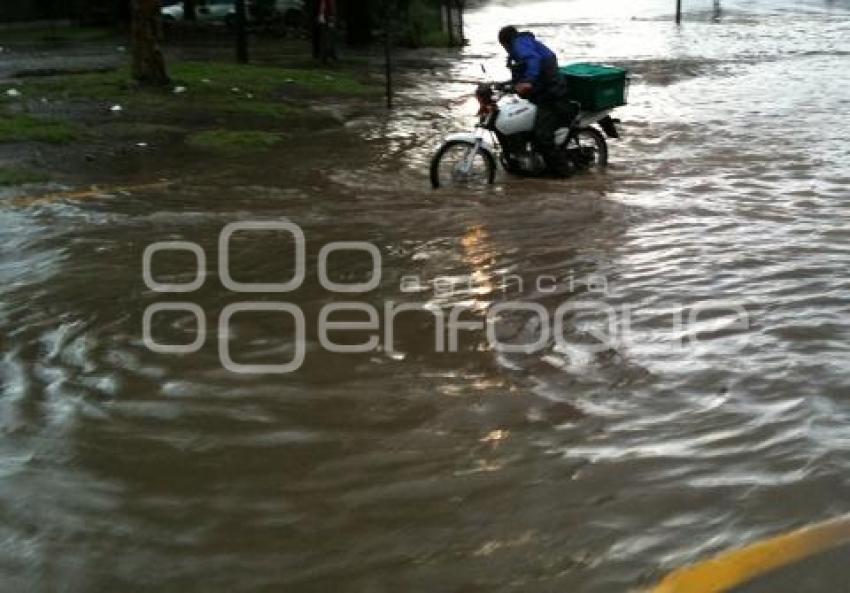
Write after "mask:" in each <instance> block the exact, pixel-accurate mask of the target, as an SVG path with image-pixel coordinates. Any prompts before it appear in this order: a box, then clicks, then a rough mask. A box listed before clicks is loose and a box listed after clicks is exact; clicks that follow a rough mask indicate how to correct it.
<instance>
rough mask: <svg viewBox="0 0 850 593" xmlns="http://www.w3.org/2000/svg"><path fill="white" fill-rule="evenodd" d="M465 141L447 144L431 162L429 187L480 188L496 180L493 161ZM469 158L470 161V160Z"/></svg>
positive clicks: (482, 151) (489, 155)
mask: <svg viewBox="0 0 850 593" xmlns="http://www.w3.org/2000/svg"><path fill="white" fill-rule="evenodd" d="M473 150H475V144H473V143H472V142H468V141H466V140H452V141H451V142H446V143H445V144H444V145H443V146H442V147H441V148H440V150H438V151H437V153H436V154H435V155H434V158H432V159H431V185H432V186H433V187H434V189H438V188H441V187H465V188H473V189H474V188H479V187H485V186H487V185H492V184H493V183H494V182H495V180H496V162H495V161H494V160H493V156H492V155H491V154H490V153H489V152H487V151H486V150H484V149H482V148H479V149H478V151H477V152H476V154H475V155H474V156H473V155H472V151H473ZM470 158H471V159H472V160H471V161H470Z"/></svg>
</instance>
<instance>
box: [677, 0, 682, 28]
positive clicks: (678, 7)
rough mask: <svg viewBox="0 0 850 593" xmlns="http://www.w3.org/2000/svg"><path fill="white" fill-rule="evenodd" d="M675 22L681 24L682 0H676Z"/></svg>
mask: <svg viewBox="0 0 850 593" xmlns="http://www.w3.org/2000/svg"><path fill="white" fill-rule="evenodd" d="M676 24H677V25H681V24H682V0H676Z"/></svg>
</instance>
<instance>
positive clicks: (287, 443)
mask: <svg viewBox="0 0 850 593" xmlns="http://www.w3.org/2000/svg"><path fill="white" fill-rule="evenodd" d="M673 4H674V3H673V1H672V0H670V1H660V0H628V1H627V0H617V1H616V2H605V3H603V2H593V1H591V0H573V1H567V0H563V1H552V2H528V3H522V6H521V7H516V6H514V7H511V6H501V5H495V6H489V7H486V8H483V9H479V10H474V11H472V12H471V13H470V14H469V22H468V23H467V31H466V35H467V36H468V37H469V38H470V41H471V43H470V45H469V46H468V47H466V48H464V49H463V50H462V52H461V54H460V57H459V59H457V60H453V61H450V62H449V64H450V65H448V66H446V67H440V66H434V67H429V68H427V69H424V70H422V71H417V72H414V73H411V72H409V71H408V72H407V73H406V74H405V79H406V82H407V83H408V85H407V86H406V87H405V89H404V90H403V91H402V92H401V96H400V97H399V105H400V106H399V108H398V109H397V110H396V111H395V112H394V113H393V114H392V115H390V116H388V117H387V116H385V114H384V113H379V114H377V115H374V114H373V115H368V114H367V115H363V116H361V117H358V118H357V119H355V120H352V121H351V122H349V124H348V125H347V129H346V130H345V131H339V130H328V131H323V132H320V133H317V134H316V135H315V136H314V138H313V139H312V141H311V143H310V144H309V145H308V146H306V147H294V146H291V145H287V144H286V143H285V144H284V145H282V146H281V147H278V148H275V149H274V150H273V151H272V152H270V153H269V154H270V156H269V160H268V161H267V162H261V163H258V162H254V161H238V160H237V161H236V162H234V163H233V166H232V167H229V168H222V167H220V166H217V165H216V166H209V167H208V166H205V165H204V164H203V163H192V164H190V165H188V166H187V170H188V171H190V172H189V173H187V174H186V175H185V176H183V177H179V178H178V177H169V179H168V180H166V181H165V182H162V180H161V179H160V177H162V174H161V172H159V171H157V170H156V169H155V168H154V167H151V166H150V165H139V167H138V169H135V170H132V171H131V172H130V173H128V179H129V182H128V184H127V185H128V186H129V185H131V184H137V183H140V184H145V185H143V186H140V187H136V188H135V189H133V188H131V189H127V190H126V191H121V192H118V191H111V190H104V191H103V192H102V194H97V195H94V196H93V197H88V198H87V199H84V200H74V199H61V200H55V199H50V200H38V199H35V200H27V199H22V198H16V197H13V196H11V194H10V193H8V192H7V193H6V194H4V193H3V191H4V190H0V233H1V234H0V245H2V250H0V329H1V330H2V331H0V356H2V359H0V386H2V387H0V389H1V390H0V592H3V593H5V592H6V591H10V592H12V591H32V592H45V593H47V592H53V591H72V592H77V591H80V592H87V593H88V592H113V591H134V592H135V591H152V592H153V591H156V592H157V593H162V592H165V591H169V592H170V591H175V592H177V591H180V592H185V591H229V592H230V593H241V592H251V593H255V592H265V591H269V592H271V591H287V592H288V591H295V592H299V593H302V592H315V593H327V592H332V591H334V592H335V591H339V592H346V593H349V592H350V593H378V592H384V591H387V592H388V591H408V592H415V593H420V592H421V593H436V592H447V593H473V592H484V591H487V592H492V591H516V592H556V591H558V592H577V593H579V592H580V593H603V592H626V591H631V590H634V589H636V588H639V587H643V586H648V585H650V584H652V583H653V582H655V581H656V580H658V579H659V578H660V577H661V576H662V575H663V574H664V573H665V572H667V571H669V570H671V569H674V568H676V567H679V566H681V565H684V564H687V563H690V562H694V561H696V560H699V559H703V558H705V557H707V556H710V555H711V554H713V553H716V552H719V551H721V550H725V549H728V548H730V547H735V546H739V545H742V544H746V543H749V542H752V541H755V540H758V539H759V538H761V537H765V536H768V535H772V534H776V533H779V532H782V531H785V530H787V529H791V528H795V527H799V526H802V525H806V524H808V523H811V522H814V521H819V520H823V519H827V518H830V517H834V516H837V515H840V514H843V513H846V512H848V511H850V508H848V503H847V501H848V500H850V422H848V421H850V399H848V396H850V372H848V366H849V365H850V363H848V357H850V279H848V274H847V271H848V267H850V227H848V221H850V204H848V202H847V198H848V187H850V150H849V149H848V146H850V145H848V140H847V139H848V137H850V117H848V115H850V113H848V109H850V108H848V105H850V102H848V98H850V74H848V69H847V65H848V56H850V3H848V2H841V1H832V2H830V1H826V0H824V1H816V0H809V1H797V2H792V1H790V0H787V1H786V0H763V1H758V2H757V1H750V2H744V1H743V0H736V1H735V2H723V11H722V13H721V14H720V15H713V14H712V3H711V2H710V1H707V0H705V1H704V0H693V2H690V3H689V2H688V0H685V4H686V8H688V10H689V12H688V13H687V20H686V22H685V23H684V25H683V27H682V28H681V29H677V28H676V27H675V26H674V25H673V24H672V23H671V20H672V19H671V16H670V11H671V9H672V7H673ZM688 4H690V6H688ZM715 16H717V18H715ZM508 23H513V24H516V25H518V26H521V28H529V29H532V30H534V31H535V33H537V34H538V35H539V36H540V37H542V38H543V39H544V40H545V41H546V42H547V43H549V44H550V45H551V46H552V47H553V49H556V50H557V52H558V53H559V55H560V56H561V59H562V61H565V62H575V61H598V62H612V63H615V64H620V65H624V66H626V67H628V68H629V69H630V70H631V72H632V84H631V91H630V104H629V106H627V107H625V108H623V109H622V110H620V111H619V112H618V114H619V117H620V118H621V119H622V121H623V128H624V131H625V136H624V138H623V139H622V140H619V141H614V142H612V144H611V167H610V168H609V170H608V171H607V172H605V173H601V174H588V175H582V176H578V177H576V178H574V179H571V180H569V181H552V180H533V179H516V178H514V179H511V178H507V177H506V176H505V175H504V174H500V176H499V177H498V178H497V184H496V185H495V186H494V188H493V189H492V190H488V191H485V192H482V193H468V194H464V193H459V192H449V191H438V192H433V191H431V190H430V189H429V188H428V180H427V163H428V159H429V157H430V155H431V153H432V152H433V150H434V149H435V148H436V146H438V144H439V142H440V140H441V138H442V137H443V136H445V135H446V134H447V133H449V132H451V131H460V130H465V129H470V128H471V126H472V125H473V123H474V117H473V114H474V112H475V106H474V105H473V103H474V99H473V98H472V96H471V95H472V91H473V90H474V86H473V85H474V84H475V83H476V82H478V81H479V80H480V79H481V78H482V76H483V75H482V69H481V67H482V65H483V66H485V67H486V69H487V72H488V74H489V76H490V77H491V78H507V76H506V75H505V72H506V71H505V70H504V57H503V55H502V54H501V53H500V52H501V48H500V47H499V46H498V44H497V43H496V40H495V35H496V32H497V30H498V28H499V27H500V26H502V25H504V24H508ZM294 153H295V154H296V156H295V157H293V154H294ZM282 217H286V218H288V219H289V220H290V221H292V222H293V223H295V224H297V225H298V226H299V227H300V228H301V229H302V230H303V233H304V235H305V237H306V254H305V260H306V265H305V275H304V281H303V284H302V286H300V287H299V288H298V289H297V290H295V291H293V292H290V293H287V294H274V293H271V292H261V293H244V294H235V293H233V292H230V291H228V290H226V289H225V288H224V286H223V285H222V277H221V273H220V269H219V263H220V258H221V255H220V253H219V250H218V245H219V239H220V233H221V231H222V229H223V228H224V227H225V226H226V225H228V224H230V223H234V222H240V221H241V222H245V221H276V220H280V219H281V218H282ZM159 241H169V242H173V241H190V242H194V243H197V244H198V245H200V246H201V248H202V249H203V252H204V253H205V256H206V265H205V268H206V278H205V279H204V278H201V280H204V281H203V285H202V286H200V287H199V288H197V289H195V290H192V291H191V292H189V293H181V294H160V293H157V292H155V291H153V290H151V289H150V288H149V287H148V286H146V283H145V280H144V278H143V265H142V262H143V255H144V253H145V250H146V248H147V247H148V246H149V245H151V244H152V243H155V242H159ZM335 241H364V242H368V243H371V244H372V245H374V246H376V247H377V248H378V250H379V251H380V255H381V266H380V267H381V274H380V282H379V285H378V286H377V288H375V289H374V290H371V291H369V292H366V293H365V294H338V293H337V294H335V293H333V292H331V291H329V290H328V289H327V288H326V287H325V286H323V283H322V279H321V278H320V274H319V270H318V267H319V266H318V265H317V261H318V260H319V254H320V251H321V249H322V247H323V246H325V245H327V244H329V243H331V242H335ZM229 254H230V255H229V259H230V266H229V269H230V272H231V274H232V276H233V279H234V280H235V281H237V282H242V283H273V282H284V281H286V279H288V278H290V277H292V275H293V274H294V273H295V271H296V270H295V268H296V265H295V262H296V259H297V257H296V254H295V253H294V249H293V247H292V241H291V239H290V238H288V237H287V236H286V235H285V234H284V233H263V232H256V231H255V232H243V233H240V234H239V235H238V236H234V237H233V240H232V244H231V246H230V250H229ZM196 267H197V266H196V262H195V259H194V258H193V256H192V255H191V254H190V253H188V252H185V251H183V252H173V253H160V254H158V255H156V256H155V258H154V260H153V265H152V268H153V271H154V275H155V280H156V281H158V282H160V283H171V284H188V283H191V282H192V281H193V280H194V279H195V278H196V276H197V274H196ZM328 267H329V270H328V275H329V277H330V279H331V280H333V281H336V282H338V283H354V282H366V281H367V280H368V279H369V278H370V277H371V276H372V274H370V269H371V265H370V262H369V258H368V256H366V255H365V254H364V253H352V252H345V253H337V254H335V255H333V256H331V257H330V258H329V259H328ZM414 278H415V279H418V283H419V284H420V286H419V288H411V279H414ZM447 283H448V284H450V285H451V286H452V290H444V288H445V285H446V284H447ZM324 284H325V285H326V284H327V282H324ZM255 301H258V302H263V303H266V304H272V303H280V302H286V303H291V304H295V305H297V306H298V307H300V309H301V310H302V311H303V314H304V318H305V320H306V328H305V335H306V353H305V359H304V364H303V366H302V367H301V368H300V369H299V370H298V371H296V372H294V373H292V374H289V375H272V374H237V373H232V372H228V371H226V370H224V368H223V367H222V363H221V360H220V352H219V347H218V343H217V339H218V336H219V331H218V323H219V320H220V319H221V318H222V315H223V313H224V311H225V308H226V307H229V306H231V305H235V304H238V303H244V302H255ZM344 301H357V302H359V303H365V304H368V305H371V306H373V307H374V308H375V310H377V311H378V312H379V313H380V322H381V324H382V328H383V327H384V324H386V322H387V321H388V319H392V318H391V317H388V316H387V315H386V314H385V310H386V309H385V307H386V303H387V302H391V303H394V304H395V305H396V306H397V305H399V304H402V303H406V304H408V305H410V306H411V307H414V306H416V305H417V304H418V305H422V306H428V307H432V308H434V309H436V310H437V311H443V312H445V315H446V318H448V315H449V312H450V311H455V310H456V311H460V310H461V309H463V311H464V317H463V319H465V320H466V321H468V322H469V323H476V322H477V323H481V322H483V321H484V318H485V316H486V315H487V310H488V307H491V306H493V305H496V304H500V303H524V304H525V305H526V310H524V311H506V312H505V313H504V314H503V315H501V316H499V317H498V318H495V319H493V321H494V323H493V327H492V328H491V329H492V331H493V333H494V334H495V335H497V336H498V337H499V338H500V341H502V342H504V343H529V342H534V341H535V340H536V339H537V338H538V337H540V336H541V335H544V334H547V333H550V332H546V331H545V328H544V324H542V323H539V320H540V318H541V317H540V315H532V314H531V313H530V312H529V311H530V310H529V308H528V307H529V306H535V307H537V309H536V310H537V311H541V310H542V311H543V313H544V314H545V315H546V317H547V318H551V320H554V319H555V318H556V317H558V311H559V310H560V309H561V308H562V307H563V306H565V304H566V306H570V307H571V308H570V310H569V313H568V314H566V315H564V316H563V318H564V320H565V321H564V328H563V332H562V336H560V339H558V340H555V339H554V338H552V337H551V336H549V337H550V338H551V339H548V340H545V345H544V346H543V347H541V348H538V349H536V350H535V351H534V352H532V353H527V354H525V353H509V352H497V351H495V350H494V349H493V348H491V347H490V345H488V336H487V331H485V330H484V329H480V328H479V329H469V330H463V331H460V332H459V334H460V339H459V343H458V344H457V345H456V346H457V347H456V348H454V349H453V350H454V351H453V352H440V348H439V344H438V343H437V342H438V340H437V339H436V335H437V334H438V332H439V324H438V322H437V321H438V320H439V316H438V315H435V314H433V313H432V312H428V311H420V312H415V311H414V312H408V313H403V314H399V315H398V316H397V317H395V319H394V320H393V321H394V323H393V324H392V325H393V330H394V331H393V332H392V338H393V344H392V346H393V347H392V348H391V347H389V346H388V344H387V340H386V333H385V332H384V331H383V330H382V331H381V332H380V338H379V342H380V346H379V347H376V348H375V349H374V351H372V352H368V353H360V354H342V353H338V354H334V353H331V352H329V349H328V348H326V347H324V346H323V345H322V344H321V342H320V336H319V335H318V333H319V332H317V326H318V319H319V317H320V316H321V312H322V310H323V308H324V307H326V306H327V305H329V304H331V303H339V302H344ZM158 303H172V304H173V303H192V304H196V305H198V306H199V307H200V309H201V311H202V312H203V325H204V327H205V328H206V330H207V331H206V340H205V341H204V343H203V345H202V346H201V347H200V349H199V350H198V351H197V352H194V353H190V354H185V355H176V354H161V353H154V352H151V351H150V349H149V348H147V347H146V345H145V343H144V341H143V331H142V328H143V321H144V317H145V311H146V309H148V307H150V306H151V305H155V304H158ZM604 314H607V315H608V317H609V318H610V319H612V320H613V325H615V326H616V328H615V332H614V334H616V336H615V337H612V339H611V343H609V344H607V345H606V347H604V348H593V346H594V345H596V344H595V340H594V339H593V335H595V333H598V332H599V331H603V332H604V331H607V330H606V327H607V326H606V323H607V322H606V318H605V316H604ZM291 319H292V318H291V317H288V316H287V315H286V314H283V313H279V312H278V313H240V314H239V315H238V316H237V315H234V316H233V317H232V319H231V324H230V330H229V331H230V334H229V336H230V341H229V344H230V346H229V350H230V354H231V355H232V357H233V359H235V360H237V362H238V363H241V364H279V363H280V362H281V361H286V360H290V359H291V358H292V357H293V353H294V352H297V350H298V345H297V344H296V343H295V342H294V340H293V335H294V328H293V324H292V323H291ZM360 320H361V321H362V318H361V319H360ZM600 328H601V329H600ZM152 333H153V335H154V337H155V338H156V341H157V342H159V343H165V344H169V343H171V344H188V343H191V342H192V341H193V340H195V337H196V335H197V332H196V318H195V315H194V314H192V313H189V314H187V313H186V312H185V308H184V311H183V312H182V313H180V312H174V311H171V312H169V311H163V312H160V313H158V314H157V315H155V316H154V317H153V318H152ZM361 333H362V334H364V335H360V336H348V337H347V338H348V339H350V340H351V342H350V343H352V344H358V343H363V342H365V341H366V334H368V333H369V332H365V331H363V332H361ZM372 333H375V332H372ZM544 337H546V336H545V335H544ZM339 341H340V342H342V341H344V339H340V340H339ZM447 349H449V350H452V349H451V348H447ZM847 580H848V568H847V564H846V559H845V562H844V563H843V564H842V563H841V562H831V563H829V564H827V567H826V568H824V569H820V570H819V571H818V574H817V580H816V582H815V583H814V584H812V583H809V586H811V588H810V589H807V591H811V592H812V593H819V592H820V591H839V590H843V589H844V588H846V583H847ZM817 587H820V588H817ZM771 590H773V591H779V590H780V589H771Z"/></svg>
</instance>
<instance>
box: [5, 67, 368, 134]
mask: <svg viewBox="0 0 850 593" xmlns="http://www.w3.org/2000/svg"><path fill="white" fill-rule="evenodd" d="M170 74H171V77H172V79H173V84H172V85H171V87H169V88H167V89H161V90H150V89H140V88H138V87H136V86H135V85H134V84H133V83H132V82H131V81H130V75H129V72H128V71H127V70H126V69H120V70H115V71H110V72H96V73H86V74H70V75H64V76H54V77H46V78H42V79H28V80H27V81H26V84H25V85H24V86H23V87H21V90H22V92H24V93H26V94H27V95H31V96H39V97H48V98H50V99H52V100H57V99H58V100H68V101H81V102H82V101H91V100H95V101H102V102H104V103H106V102H108V103H111V104H118V105H121V106H122V108H123V110H125V111H126V112H127V113H131V114H132V113H148V114H151V115H154V116H157V117H163V116H164V117H166V118H167V117H168V116H174V117H176V118H179V119H182V118H183V117H185V116H191V117H193V118H203V117H204V116H206V117H207V118H210V117H216V118H217V117H232V116H242V117H248V118H251V117H253V118H256V119H263V120H266V121H267V120H269V119H272V120H287V119H293V118H299V119H310V120H313V121H315V120H316V118H317V116H316V114H314V113H313V112H311V111H309V110H307V109H305V108H304V107H302V106H301V105H300V104H298V103H296V102H294V99H297V98H304V97H308V98H311V97H316V98H321V97H325V96H332V97H335V98H339V97H352V98H354V97H366V96H376V95H379V94H380V92H381V91H380V88H379V87H376V86H373V85H370V84H367V83H364V82H362V81H361V80H359V79H358V78H356V77H355V76H354V75H353V74H352V73H350V72H348V71H340V70H331V69H313V70H308V69H298V68H275V67H271V66H253V65H238V64H231V63H225V62H177V63H174V64H172V65H171V69H170ZM104 107H106V106H105V105H104Z"/></svg>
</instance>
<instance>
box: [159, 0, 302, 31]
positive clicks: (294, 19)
mask: <svg viewBox="0 0 850 593" xmlns="http://www.w3.org/2000/svg"><path fill="white" fill-rule="evenodd" d="M264 4H267V5H269V6H268V8H267V9H266V10H263V9H262V8H261V6H263V5H264ZM162 6H163V8H162V19H163V21H165V22H166V23H169V22H175V21H182V20H183V16H184V12H183V1H182V0H162ZM247 9H248V18H249V20H250V21H252V22H257V23H266V24H269V23H271V24H274V23H282V24H283V25H284V26H286V27H302V26H303V25H304V21H305V13H306V10H305V7H304V0H273V1H271V2H268V3H262V2H258V1H257V0H253V1H252V0H248V2H247ZM196 17H197V20H198V21H202V22H212V23H224V24H225V25H227V26H228V27H232V26H233V25H234V24H235V23H236V7H235V5H234V1H233V0H198V2H197V6H196Z"/></svg>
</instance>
